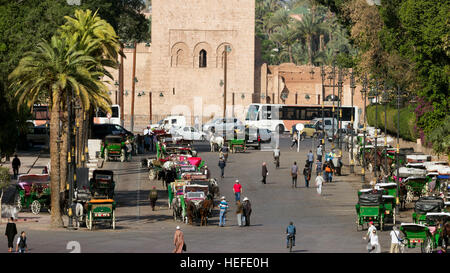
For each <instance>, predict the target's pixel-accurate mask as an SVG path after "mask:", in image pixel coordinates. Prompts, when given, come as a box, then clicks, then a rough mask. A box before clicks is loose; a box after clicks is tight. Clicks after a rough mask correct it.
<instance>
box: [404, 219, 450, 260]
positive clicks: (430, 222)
mask: <svg viewBox="0 0 450 273" xmlns="http://www.w3.org/2000/svg"><path fill="white" fill-rule="evenodd" d="M449 221H450V213H443V212H437V213H436V212H435V213H433V212H431V213H427V214H426V216H425V220H424V222H423V223H422V224H417V223H403V224H402V225H401V226H400V231H401V232H402V233H403V237H404V241H405V243H404V244H405V246H407V248H415V247H417V246H418V245H419V244H420V248H421V252H422V253H432V252H433V251H435V250H436V249H437V248H438V247H439V246H440V247H442V249H444V250H446V249H447V245H448V238H449V236H450V232H449V227H450V224H449Z"/></svg>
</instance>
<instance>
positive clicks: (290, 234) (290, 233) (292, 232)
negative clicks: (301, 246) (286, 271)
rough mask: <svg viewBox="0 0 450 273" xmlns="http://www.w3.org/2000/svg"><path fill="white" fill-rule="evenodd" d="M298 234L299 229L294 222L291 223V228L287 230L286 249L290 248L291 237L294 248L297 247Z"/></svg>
mask: <svg viewBox="0 0 450 273" xmlns="http://www.w3.org/2000/svg"><path fill="white" fill-rule="evenodd" d="M296 233H297V229H296V228H295V226H294V223H293V222H289V226H288V227H287V228H286V234H287V236H286V248H289V237H292V246H295V234H296Z"/></svg>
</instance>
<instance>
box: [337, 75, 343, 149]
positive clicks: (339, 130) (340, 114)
mask: <svg viewBox="0 0 450 273" xmlns="http://www.w3.org/2000/svg"><path fill="white" fill-rule="evenodd" d="M343 83H344V81H343V75H342V68H341V67H339V70H338V112H339V115H338V134H337V135H338V147H339V150H341V152H342V139H341V136H342V135H341V133H342V100H341V96H342V84H343Z"/></svg>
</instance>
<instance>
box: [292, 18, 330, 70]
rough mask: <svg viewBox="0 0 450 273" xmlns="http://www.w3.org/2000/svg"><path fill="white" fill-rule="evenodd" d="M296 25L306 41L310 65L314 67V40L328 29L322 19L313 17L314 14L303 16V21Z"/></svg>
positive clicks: (297, 22)
mask: <svg viewBox="0 0 450 273" xmlns="http://www.w3.org/2000/svg"><path fill="white" fill-rule="evenodd" d="M295 25H296V29H297V31H298V32H299V34H300V35H301V37H303V39H305V43H306V46H307V48H308V56H309V60H308V64H309V65H312V63H313V56H314V52H313V44H312V43H313V38H314V36H317V35H320V34H321V33H322V32H323V31H324V30H325V29H326V26H325V24H323V23H322V22H321V18H320V17H318V16H313V15H312V14H305V15H304V16H302V20H301V21H296V23H295Z"/></svg>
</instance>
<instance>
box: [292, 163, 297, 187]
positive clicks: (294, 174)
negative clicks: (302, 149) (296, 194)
mask: <svg viewBox="0 0 450 273" xmlns="http://www.w3.org/2000/svg"><path fill="white" fill-rule="evenodd" d="M291 176H292V187H293V188H297V176H298V166H297V161H295V162H294V165H292V167H291Z"/></svg>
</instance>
